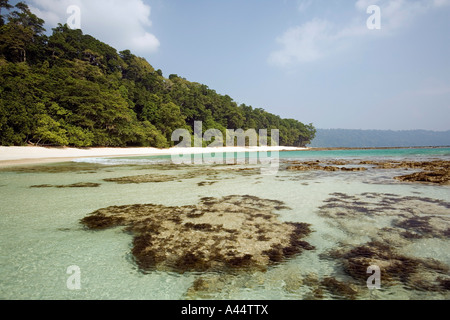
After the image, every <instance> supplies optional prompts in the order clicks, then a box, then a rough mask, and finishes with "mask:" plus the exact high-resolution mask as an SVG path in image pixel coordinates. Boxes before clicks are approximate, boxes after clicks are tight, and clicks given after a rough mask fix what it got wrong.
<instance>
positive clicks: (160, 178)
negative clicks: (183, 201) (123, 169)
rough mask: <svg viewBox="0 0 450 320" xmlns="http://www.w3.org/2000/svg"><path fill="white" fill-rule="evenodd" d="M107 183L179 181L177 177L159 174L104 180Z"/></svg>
mask: <svg viewBox="0 0 450 320" xmlns="http://www.w3.org/2000/svg"><path fill="white" fill-rule="evenodd" d="M103 180H104V181H106V182H115V183H118V184H138V183H152V182H167V181H175V180H178V178H177V176H169V175H159V174H144V175H138V176H128V177H120V178H109V179H103Z"/></svg>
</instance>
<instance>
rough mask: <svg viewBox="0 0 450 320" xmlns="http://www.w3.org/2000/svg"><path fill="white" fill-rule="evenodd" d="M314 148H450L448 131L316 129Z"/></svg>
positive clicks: (312, 144) (449, 133)
mask: <svg viewBox="0 0 450 320" xmlns="http://www.w3.org/2000/svg"><path fill="white" fill-rule="evenodd" d="M310 146H311V147H315V148H385V147H445V146H450V131H443V132H439V131H427V130H405V131H392V130H347V129H317V135H316V138H315V139H314V141H313V142H312V143H311V145H310Z"/></svg>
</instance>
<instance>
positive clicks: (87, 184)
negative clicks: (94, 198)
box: [30, 182, 101, 189]
mask: <svg viewBox="0 0 450 320" xmlns="http://www.w3.org/2000/svg"><path fill="white" fill-rule="evenodd" d="M100 186H101V184H100V183H92V182H80V183H74V184H68V185H52V184H41V185H35V186H31V187H30V188H36V189H37V188H58V189H63V188H98V187H100Z"/></svg>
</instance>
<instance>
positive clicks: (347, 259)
mask: <svg viewBox="0 0 450 320" xmlns="http://www.w3.org/2000/svg"><path fill="white" fill-rule="evenodd" d="M330 256H331V257H333V258H335V259H339V260H340V261H341V263H342V266H343V269H344V271H345V273H346V274H348V275H349V276H351V277H352V278H353V279H355V280H358V281H359V282H360V283H365V281H366V280H367V278H368V274H367V268H368V267H369V266H373V265H375V266H378V267H379V268H380V270H381V277H382V282H383V283H384V285H386V284H395V283H398V282H400V283H402V284H403V285H404V286H406V287H408V288H410V289H420V290H427V291H434V292H444V291H446V290H448V281H450V274H449V268H448V266H446V265H445V264H443V263H441V262H439V261H437V260H434V259H419V258H415V257H409V256H405V255H403V254H400V253H398V252H396V249H395V248H394V247H393V246H391V245H389V244H387V243H384V242H380V241H370V242H368V243H366V244H363V245H359V246H354V247H350V248H341V249H336V250H334V251H332V252H330Z"/></svg>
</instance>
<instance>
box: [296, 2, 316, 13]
mask: <svg viewBox="0 0 450 320" xmlns="http://www.w3.org/2000/svg"><path fill="white" fill-rule="evenodd" d="M312 4H313V0H300V2H299V4H298V11H300V12H305V11H306V10H307V9H308V8H309V7H310V6H311V5H312Z"/></svg>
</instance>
